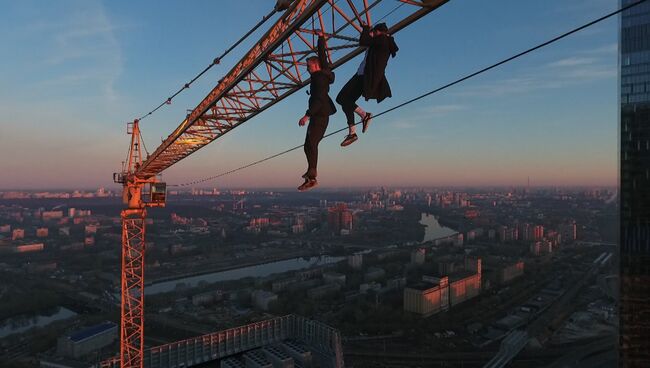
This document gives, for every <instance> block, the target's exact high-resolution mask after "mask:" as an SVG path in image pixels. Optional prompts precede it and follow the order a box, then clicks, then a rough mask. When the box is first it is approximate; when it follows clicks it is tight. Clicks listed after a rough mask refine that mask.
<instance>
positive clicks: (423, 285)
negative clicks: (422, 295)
mask: <svg viewBox="0 0 650 368" xmlns="http://www.w3.org/2000/svg"><path fill="white" fill-rule="evenodd" d="M437 286H438V284H434V283H432V282H426V281H420V282H417V283H413V284H408V285H407V286H406V288H407V289H413V290H419V291H425V290H428V289H432V288H435V287H437Z"/></svg>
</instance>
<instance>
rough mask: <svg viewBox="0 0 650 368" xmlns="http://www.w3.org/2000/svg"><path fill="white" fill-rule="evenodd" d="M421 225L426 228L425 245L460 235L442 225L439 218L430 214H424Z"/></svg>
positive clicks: (423, 240)
mask: <svg viewBox="0 0 650 368" xmlns="http://www.w3.org/2000/svg"><path fill="white" fill-rule="evenodd" d="M420 224H422V225H424V226H426V227H425V229H424V238H423V239H422V242H423V243H424V242H428V241H432V240H436V239H441V238H446V237H448V236H451V235H454V234H458V231H456V230H454V229H450V228H448V227H445V226H442V225H440V223H439V222H438V217H437V216H434V215H430V214H428V213H422V217H421V218H420Z"/></svg>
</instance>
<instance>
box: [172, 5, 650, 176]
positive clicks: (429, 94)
mask: <svg viewBox="0 0 650 368" xmlns="http://www.w3.org/2000/svg"><path fill="white" fill-rule="evenodd" d="M646 1H647V0H639V1H636V2H634V3H631V4H629V5H626V6H624V7H622V8H620V9H618V10H615V11H613V12H611V13H608V14H606V15H603V16H602V17H600V18H598V19H595V20H593V21H591V22H588V23H585V24H583V25H582V26H579V27H577V28H574V29H572V30H570V31H568V32H565V33H563V34H561V35H559V36H557V37H554V38H552V39H550V40H548V41H545V42H542V43H540V44H538V45H536V46H533V47H531V48H529V49H527V50H525V51H522V52H520V53H518V54H515V55H513V56H510V57H508V58H506V59H503V60H501V61H499V62H496V63H494V64H492V65H490V66H487V67H485V68H483V69H480V70H478V71H476V72H473V73H471V74H468V75H466V76H464V77H461V78H459V79H456V80H454V81H453V82H450V83H447V84H445V85H443V86H441V87H438V88H435V89H433V90H430V91H428V92H426V93H423V94H421V95H419V96H416V97H414V98H411V99H409V100H407V101H404V102H402V103H400V104H398V105H395V106H393V107H391V108H389V109H387V110H384V111H382V112H380V113H378V114H376V115H373V117H372V118H373V119H376V118H378V117H380V116H382V115H385V114H388V113H390V112H392V111H395V110H397V109H400V108H402V107H404V106H406V105H409V104H412V103H413V102H416V101H419V100H421V99H423V98H425V97H428V96H431V95H432V94H434V93H437V92H440V91H442V90H445V89H447V88H449V87H452V86H454V85H456V84H459V83H462V82H464V81H466V80H468V79H470V78H473V77H475V76H477V75H479V74H483V73H485V72H487V71H489V70H491V69H494V68H497V67H499V66H501V65H503V64H506V63H508V62H510V61H513V60H515V59H518V58H520V57H522V56H524V55H527V54H529V53H531V52H533V51H536V50H539V49H541V48H543V47H545V46H548V45H550V44H552V43H555V42H557V41H559V40H561V39H563V38H566V37H568V36H570V35H572V34H574V33H577V32H579V31H581V30H583V29H585V28H588V27H591V26H593V25H595V24H597V23H600V22H602V21H604V20H606V19H609V18H611V17H613V16H615V15H618V14H620V13H622V12H624V11H626V10H628V9H631V8H633V7H635V6H637V5H639V4H641V3H644V2H646ZM359 124H361V122H357V123H355V125H359ZM347 129H348V128H347V127H344V128H341V129H338V130H336V131H333V132H331V133H328V134H326V135H325V136H324V137H323V138H327V137H331V136H333V135H335V134H338V133H341V132H343V131H346V130H347ZM303 146H304V145H303V144H301V145H298V146H295V147H292V148H289V149H286V150H284V151H282V152H278V153H276V154H274V155H271V156H268V157H265V158H263V159H260V160H257V161H253V162H251V163H248V164H246V165H243V166H240V167H237V168H235V169H232V170H228V171H225V172H222V173H219V174H216V175H213V176H209V177H206V178H203V179H198V180H194V181H191V182H187V183H182V184H170V185H169V186H172V187H184V186H189V185H196V184H200V183H204V182H206V181H211V180H215V179H218V178H221V177H223V176H226V175H230V174H233V173H235V172H237V171H241V170H244V169H247V168H249V167H251V166H255V165H258V164H261V163H263V162H266V161H269V160H272V159H274V158H276V157H279V156H283V155H285V154H287V153H289V152H292V151H295V150H298V149H300V148H302V147H303Z"/></svg>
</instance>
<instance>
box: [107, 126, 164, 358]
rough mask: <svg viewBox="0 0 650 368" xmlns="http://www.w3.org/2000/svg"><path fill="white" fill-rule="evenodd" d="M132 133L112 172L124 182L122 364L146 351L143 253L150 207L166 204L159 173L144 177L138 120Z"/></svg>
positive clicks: (117, 179) (129, 130)
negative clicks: (119, 163) (117, 169)
mask: <svg viewBox="0 0 650 368" xmlns="http://www.w3.org/2000/svg"><path fill="white" fill-rule="evenodd" d="M127 134H130V135H131V145H130V146H129V155H128V158H127V161H126V162H125V164H124V167H123V168H122V172H121V173H117V174H114V175H113V179H114V180H115V182H117V183H120V184H122V186H123V192H122V200H123V202H124V204H125V205H126V207H127V208H125V209H124V210H122V213H121V219H122V282H121V285H122V287H121V289H122V290H121V291H122V294H121V295H122V297H121V310H120V312H121V324H120V362H121V367H122V368H142V367H143V363H144V362H143V359H142V357H143V352H144V254H145V248H146V246H145V244H146V242H145V234H146V230H145V229H146V217H147V210H146V209H147V207H162V206H164V205H165V184H164V183H160V182H158V181H157V179H156V177H151V178H148V179H141V178H138V177H137V176H136V174H135V173H136V172H137V171H138V169H139V168H140V166H141V165H142V150H141V147H142V141H141V137H142V135H141V134H140V126H139V122H138V120H137V119H136V120H135V121H133V122H132V123H128V124H127Z"/></svg>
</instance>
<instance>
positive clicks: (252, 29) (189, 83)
mask: <svg viewBox="0 0 650 368" xmlns="http://www.w3.org/2000/svg"><path fill="white" fill-rule="evenodd" d="M276 12H277V10H276V9H275V8H274V9H273V10H271V11H270V12H269V13H268V14H267V15H265V16H264V17H263V18H262V19H261V20H260V21H259V22H257V24H256V25H254V26H253V28H251V29H250V30H248V32H246V34H244V35H243V36H242V37H241V38H239V39H238V40H237V42H235V43H233V44H232V45H230V47H229V48H228V49H227V50H226V51H224V52H223V53H222V54H221V55H219V56H217V57H216V58H214V59H213V60H212V62H211V63H210V64H209V65H208V66H206V67H205V68H204V69H203V70H202V71H201V72H200V73H199V74H197V75H196V76H195V77H194V78H192V79H191V80H190V81H189V82H187V83H185V84H184V85H183V86H182V87H181V88H179V89H178V91H176V92H175V93H174V94H173V95H171V96H169V97H168V98H167V99H166V100H164V101H163V102H161V103H160V105H158V106H156V108H154V109H153V110H151V111H149V112H148V113H146V114H144V115H142V116H141V117H139V118H138V120H142V119H144V118H146V117H148V116H150V115H152V114H153V113H154V112H156V111H158V110H159V109H160V108H161V107H163V106H165V105H169V104H171V102H172V100H173V99H174V97H176V96H178V95H179V94H180V93H181V92H183V91H184V90H186V89H188V88H190V86H191V85H192V83H194V82H195V81H196V80H197V79H199V78H201V77H202V76H203V74H205V73H207V72H208V70H210V69H212V67H213V66H215V65H218V64H220V63H221V59H223V58H224V57H226V56H227V55H228V54H229V53H230V52H231V51H232V50H234V49H235V48H236V47H237V46H239V45H240V44H241V43H242V42H244V40H246V39H247V38H248V36H250V35H251V34H253V32H255V31H257V30H258V29H259V28H260V27H261V26H262V25H263V24H264V23H266V21H268V20H269V19H270V18H271V17H272V16H273V15H274V14H275V13H276Z"/></svg>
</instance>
